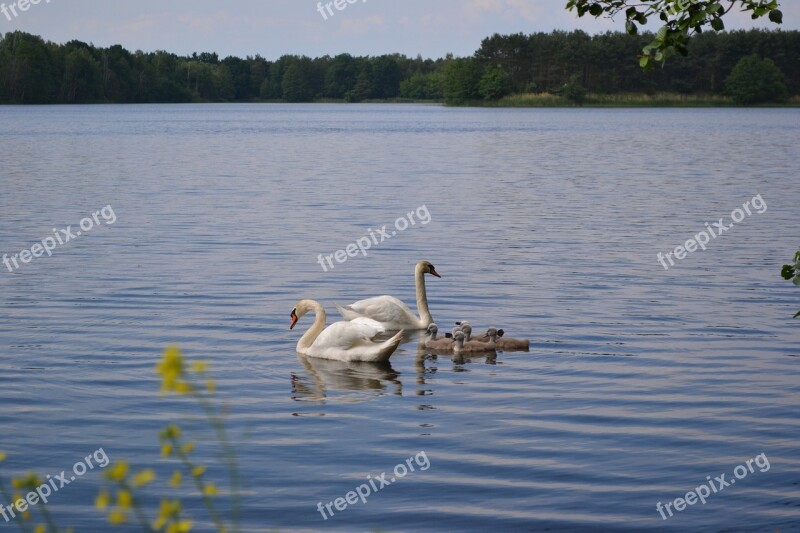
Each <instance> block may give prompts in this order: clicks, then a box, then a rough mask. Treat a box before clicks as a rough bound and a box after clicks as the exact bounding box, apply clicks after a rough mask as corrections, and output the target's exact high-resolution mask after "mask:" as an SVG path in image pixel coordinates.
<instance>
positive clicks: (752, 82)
mask: <svg viewBox="0 0 800 533" xmlns="http://www.w3.org/2000/svg"><path fill="white" fill-rule="evenodd" d="M725 88H726V89H727V91H728V93H729V94H730V95H731V96H732V97H733V99H734V100H736V102H738V103H740V104H743V105H753V104H761V103H767V102H780V101H783V100H785V99H786V96H787V91H786V82H785V78H784V76H783V72H781V69H779V68H778V67H777V66H775V62H774V61H772V60H771V59H761V57H760V56H759V55H758V54H752V55H749V56H745V57H743V58H742V59H741V60H739V62H738V63H737V64H736V66H735V67H734V69H733V72H731V75H730V76H728V79H726V80H725Z"/></svg>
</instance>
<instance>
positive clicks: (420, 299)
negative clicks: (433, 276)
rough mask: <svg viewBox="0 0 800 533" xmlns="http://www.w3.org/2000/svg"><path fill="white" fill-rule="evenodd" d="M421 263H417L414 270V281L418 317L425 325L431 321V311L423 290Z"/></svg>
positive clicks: (426, 295)
mask: <svg viewBox="0 0 800 533" xmlns="http://www.w3.org/2000/svg"><path fill="white" fill-rule="evenodd" d="M423 268H425V267H423V266H422V265H417V268H416V269H415V270H414V282H415V284H416V286H417V311H419V318H420V320H421V322H422V323H423V324H424V325H425V326H427V325H428V324H430V323H431V322H433V317H431V312H430V311H429V310H428V292H427V291H426V290H425V273H424V272H423V271H422V269H423Z"/></svg>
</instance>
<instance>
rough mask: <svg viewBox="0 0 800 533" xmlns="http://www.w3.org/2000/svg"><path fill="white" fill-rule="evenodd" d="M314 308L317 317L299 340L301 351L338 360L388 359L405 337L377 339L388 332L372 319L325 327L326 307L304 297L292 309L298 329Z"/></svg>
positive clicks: (359, 319) (304, 353)
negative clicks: (377, 340) (382, 340)
mask: <svg viewBox="0 0 800 533" xmlns="http://www.w3.org/2000/svg"><path fill="white" fill-rule="evenodd" d="M310 311H314V313H315V314H316V319H315V320H314V323H313V324H312V325H311V327H310V328H309V329H308V331H306V333H305V334H304V335H303V336H302V337H300V340H299V341H298V342H297V351H298V352H299V353H301V354H303V355H307V356H310V357H319V358H321V359H334V360H336V361H368V362H373V363H374V362H381V361H388V360H389V357H391V356H392V354H393V353H394V351H395V350H396V349H397V347H398V346H399V345H400V342H401V341H402V339H403V331H400V332H399V333H398V334H397V335H395V336H394V337H392V338H391V339H389V340H388V341H384V342H375V341H374V340H373V339H374V338H375V337H377V336H378V335H381V334H382V333H385V332H386V328H385V327H383V326H382V325H381V324H380V323H378V322H376V321H375V320H372V319H369V318H364V317H360V318H356V319H354V320H351V321H349V322H334V323H333V324H331V325H330V326H328V327H327V328H326V327H325V321H326V318H327V317H326V314H325V309H324V308H323V307H322V305H320V303H319V302H315V301H314V300H301V301H299V302H297V305H296V306H295V308H294V309H292V314H291V317H292V323H291V325H290V326H289V329H294V326H295V325H296V324H297V322H298V320H300V319H301V318H302V317H303V316H304V315H306V314H307V313H308V312H310Z"/></svg>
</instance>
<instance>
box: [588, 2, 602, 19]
mask: <svg viewBox="0 0 800 533" xmlns="http://www.w3.org/2000/svg"><path fill="white" fill-rule="evenodd" d="M589 13H591V14H592V16H593V17H599V16H600V15H602V14H603V6H601V5H600V4H592V7H590V8H589Z"/></svg>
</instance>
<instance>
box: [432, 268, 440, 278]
mask: <svg viewBox="0 0 800 533" xmlns="http://www.w3.org/2000/svg"><path fill="white" fill-rule="evenodd" d="M431 276H436V277H437V278H441V277H442V276H440V275H439V273H438V272H436V269H435V268H434V267H431Z"/></svg>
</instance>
